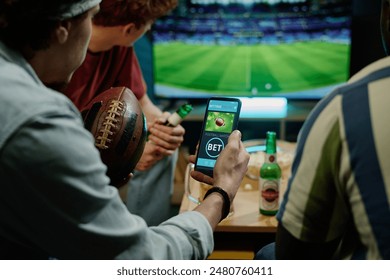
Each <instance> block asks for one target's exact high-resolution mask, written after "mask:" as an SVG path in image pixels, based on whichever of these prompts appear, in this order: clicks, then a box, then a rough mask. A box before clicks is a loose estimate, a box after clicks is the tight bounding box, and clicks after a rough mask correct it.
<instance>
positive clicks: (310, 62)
mask: <svg viewBox="0 0 390 280" xmlns="http://www.w3.org/2000/svg"><path fill="white" fill-rule="evenodd" d="M351 3H352V0H180V1H179V5H178V7H177V8H176V9H175V10H173V11H172V12H171V13H170V14H169V15H167V16H164V17H162V18H160V19H158V20H157V21H156V22H155V24H154V25H153V29H152V32H151V34H152V41H153V63H154V70H153V74H154V78H153V79H154V95H155V97H157V98H169V99H187V100H188V99H197V98H198V99H205V98H208V97H210V96H219V95H220V96H237V97H275V96H277V97H286V98H288V99H320V98H322V97H323V96H324V95H325V94H326V93H328V92H329V91H330V90H331V89H332V88H333V87H335V86H337V85H340V84H342V83H344V82H346V81H347V79H348V78H349V60H350V46H351V28H350V27H351V10H352V7H351V6H352V4H351Z"/></svg>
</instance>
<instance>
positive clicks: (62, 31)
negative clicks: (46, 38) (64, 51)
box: [55, 20, 72, 44]
mask: <svg viewBox="0 0 390 280" xmlns="http://www.w3.org/2000/svg"><path fill="white" fill-rule="evenodd" d="M71 25H72V24H71V22H70V21H68V20H64V21H61V22H60V23H59V25H58V27H57V28H56V31H55V35H56V37H57V41H58V43H60V44H64V43H65V42H66V41H67V40H68V37H69V30H70V27H71Z"/></svg>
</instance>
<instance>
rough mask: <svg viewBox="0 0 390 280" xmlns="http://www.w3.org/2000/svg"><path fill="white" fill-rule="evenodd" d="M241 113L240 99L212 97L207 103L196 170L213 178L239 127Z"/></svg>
mask: <svg viewBox="0 0 390 280" xmlns="http://www.w3.org/2000/svg"><path fill="white" fill-rule="evenodd" d="M240 111H241V101H240V99H238V98H227V97H212V98H210V99H209V100H208V101H207V106H206V111H205V115H204V120H203V125H202V132H201V138H200V142H199V147H198V153H197V156H196V161H195V170H197V171H200V172H202V173H203V174H206V175H208V176H210V177H213V170H214V165H215V162H216V161H217V158H218V156H219V154H220V153H221V151H222V150H223V148H225V145H226V144H227V141H228V138H229V136H230V134H231V133H232V131H233V130H235V129H237V127H238V120H239V117H240Z"/></svg>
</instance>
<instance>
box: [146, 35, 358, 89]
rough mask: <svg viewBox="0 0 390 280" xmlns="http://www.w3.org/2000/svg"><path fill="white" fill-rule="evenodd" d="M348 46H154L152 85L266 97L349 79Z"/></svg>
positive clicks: (306, 44) (313, 44)
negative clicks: (153, 78)
mask: <svg viewBox="0 0 390 280" xmlns="http://www.w3.org/2000/svg"><path fill="white" fill-rule="evenodd" d="M349 48H350V46H349V45H348V44H342V43H329V42H319V41H309V42H297V43H291V44H278V45H233V46H221V45H189V44H184V43H178V42H170V43H162V44H155V46H154V58H155V80H156V84H158V85H163V86H168V87H173V88H177V89H183V90H195V91H197V92H200V93H201V92H204V93H212V94H216V95H217V94H224V95H235V96H249V95H252V94H254V93H255V94H258V95H259V96H271V95H273V94H279V93H289V92H298V91H305V90H309V89H316V88H321V87H327V86H332V85H336V84H340V83H343V82H345V81H346V80H347V79H348V76H349V51H350V50H349Z"/></svg>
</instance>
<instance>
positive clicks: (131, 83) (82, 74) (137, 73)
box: [65, 47, 146, 111]
mask: <svg viewBox="0 0 390 280" xmlns="http://www.w3.org/2000/svg"><path fill="white" fill-rule="evenodd" d="M118 86H124V87H128V88H129V89H131V90H132V91H133V93H134V94H135V96H136V97H137V99H138V100H139V99H141V98H142V97H143V96H144V94H145V92H146V89H145V85H144V80H143V76H142V72H141V69H140V66H139V63H138V59H137V57H136V54H135V52H134V49H133V48H132V47H131V48H128V47H114V48H112V49H111V50H109V51H105V52H99V53H91V52H87V56H86V58H85V60H84V62H83V64H82V65H81V66H80V67H79V68H78V69H77V70H76V72H75V73H74V74H73V77H72V80H71V82H70V84H69V85H68V87H67V89H66V91H65V95H67V96H68V97H69V98H70V99H71V100H72V102H73V103H74V104H75V105H76V107H77V108H78V109H79V110H80V111H82V110H83V109H84V107H85V106H86V105H87V104H88V103H89V102H90V101H91V100H92V99H93V98H94V97H95V96H97V95H98V94H99V93H102V92H103V91H105V90H107V89H109V88H111V87H118Z"/></svg>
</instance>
